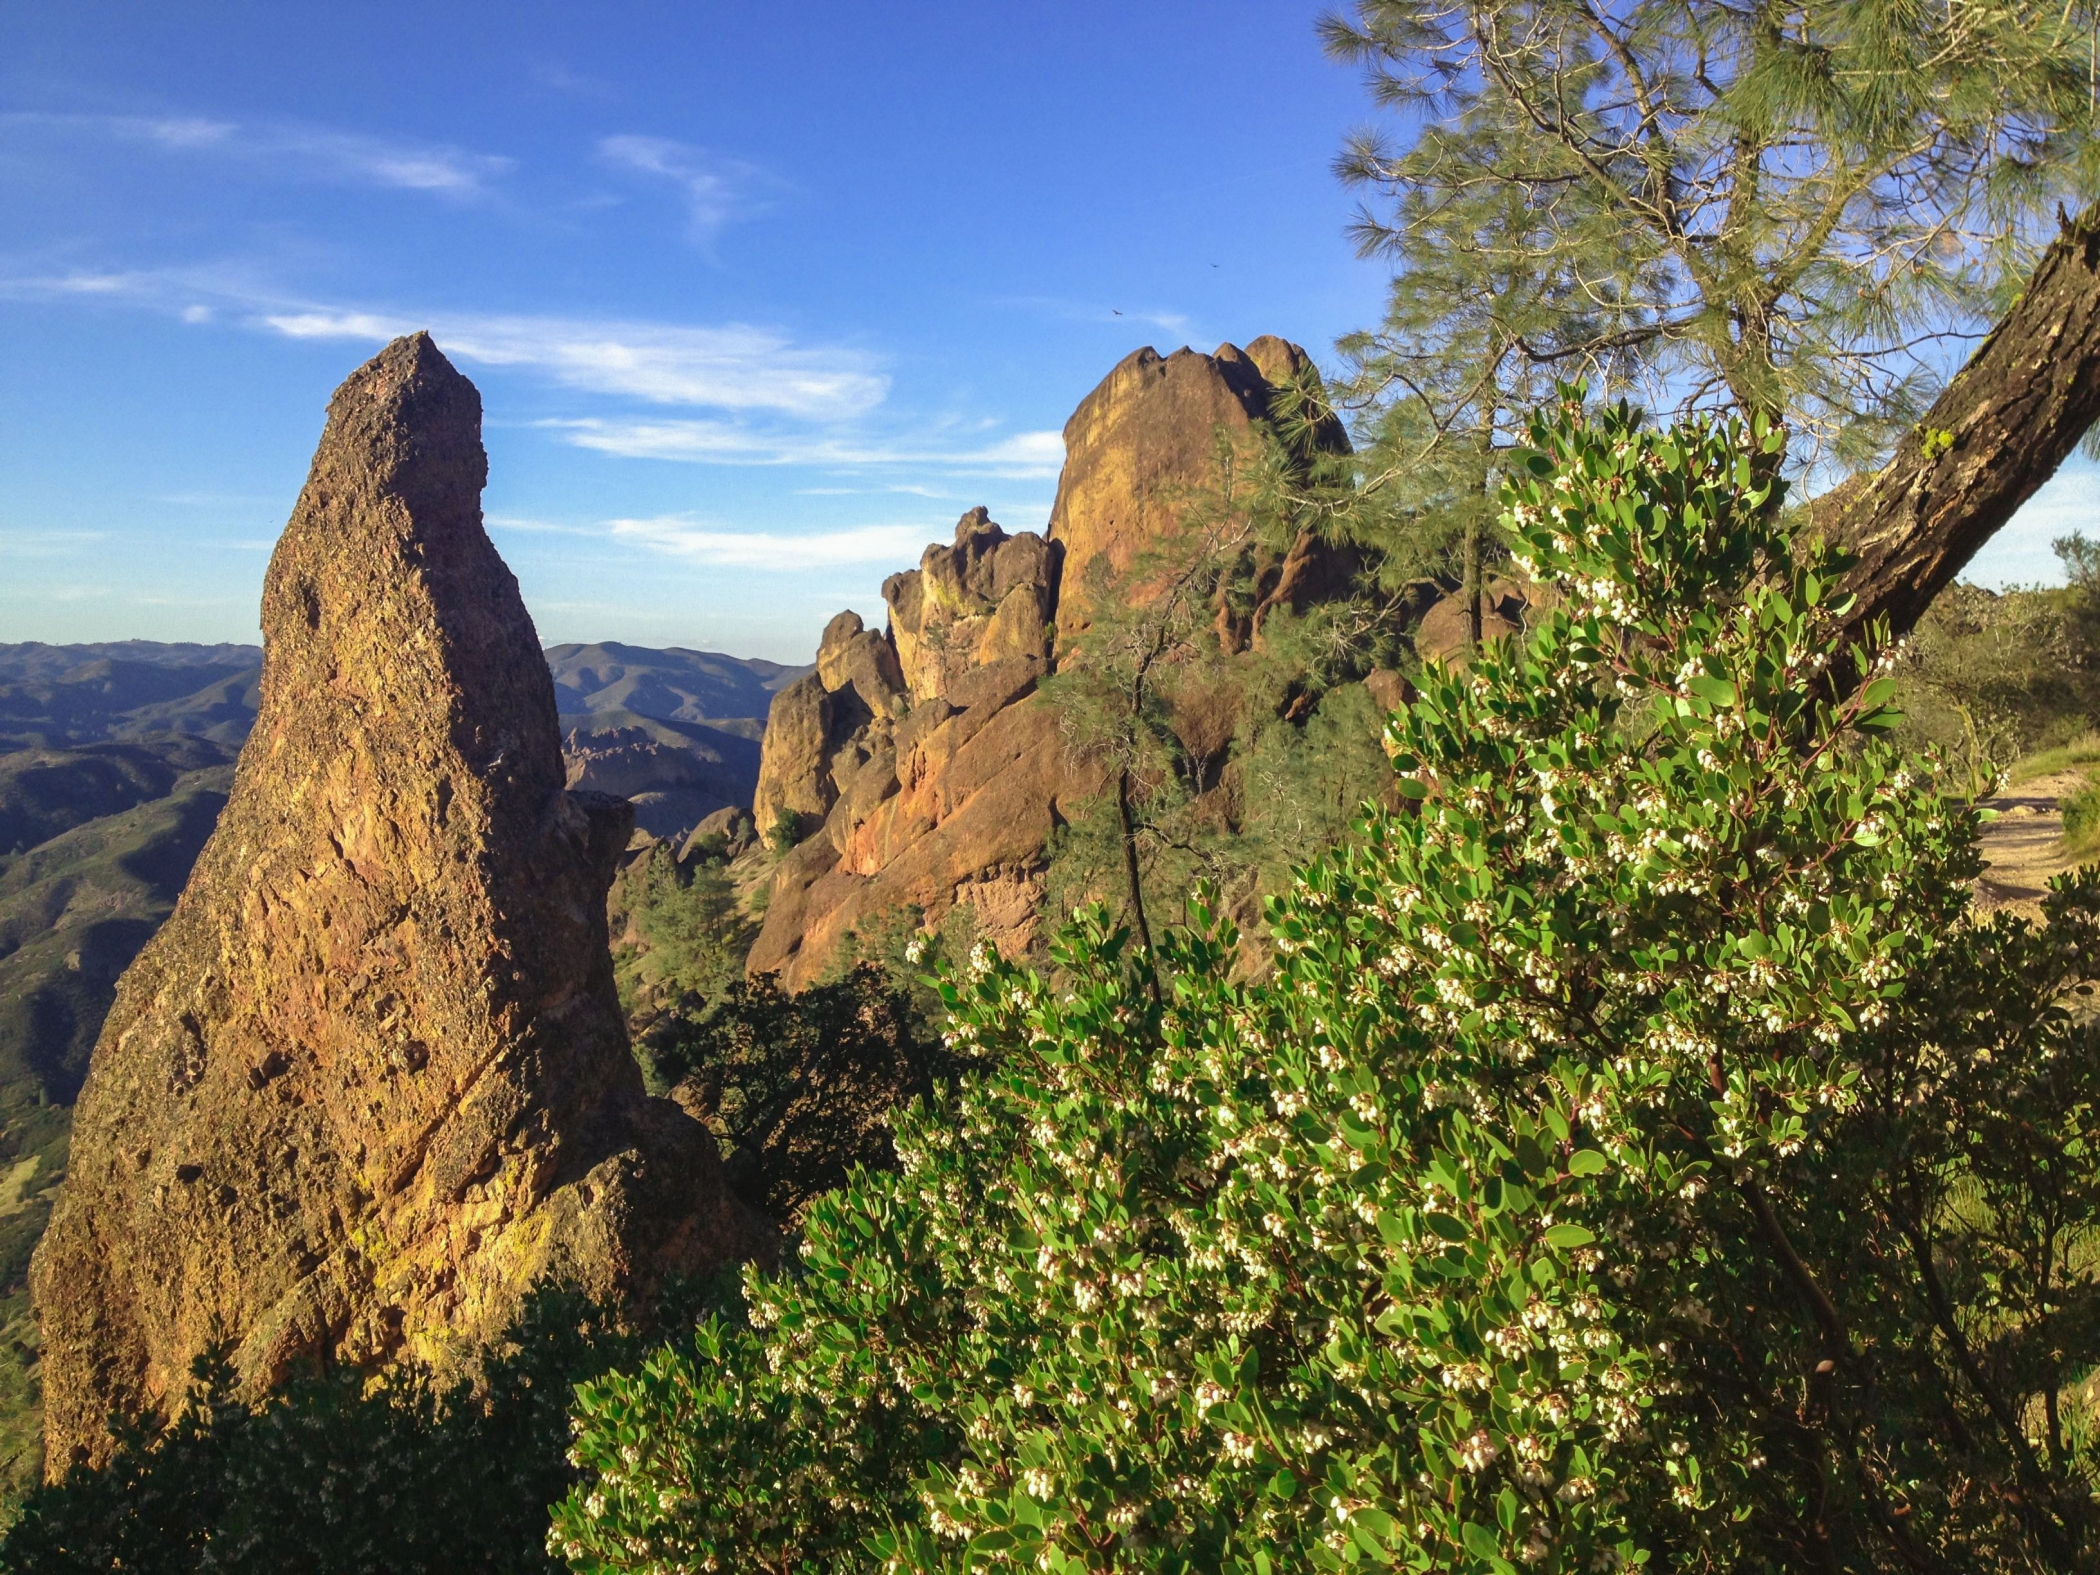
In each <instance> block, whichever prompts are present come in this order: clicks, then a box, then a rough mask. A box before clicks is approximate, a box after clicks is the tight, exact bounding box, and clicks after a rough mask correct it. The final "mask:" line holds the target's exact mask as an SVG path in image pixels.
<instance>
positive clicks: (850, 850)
mask: <svg viewBox="0 0 2100 1575" xmlns="http://www.w3.org/2000/svg"><path fill="white" fill-rule="evenodd" d="M1310 367H1311V363H1310V362H1309V361H1308V360H1307V358H1306V356H1305V353H1304V351H1302V350H1300V349H1299V348H1298V347H1297V346H1296V345H1293V344H1290V343H1288V342H1286V341H1284V340H1281V339H1277V338H1273V337H1267V336H1265V337H1263V338H1261V339H1257V340H1255V341H1254V342H1253V343H1252V344H1250V345H1249V346H1248V347H1247V348H1246V349H1245V350H1244V351H1242V350H1240V349H1238V348H1237V347H1235V346H1232V345H1221V346H1219V347H1218V350H1217V353H1216V354H1215V355H1201V354H1198V353H1197V352H1195V351H1193V350H1179V351H1176V352H1175V353H1174V354H1173V355H1171V356H1165V357H1162V356H1160V355H1159V354H1158V352H1156V351H1153V350H1149V349H1148V350H1140V351H1138V352H1137V353H1135V354H1134V355H1131V356H1128V357H1126V358H1125V359H1124V360H1123V361H1122V362H1121V363H1120V364H1119V365H1118V366H1117V367H1116V368H1115V369H1114V370H1113V371H1112V372H1110V373H1109V375H1108V377H1107V378H1106V379H1104V380H1103V381H1102V383H1101V385H1100V386H1099V387H1097V388H1096V389H1095V390H1094V391H1093V392H1092V393H1091V394H1089V395H1088V396H1087V397H1086V399H1085V400H1084V401H1083V402H1082V403H1081V404H1080V406H1079V409H1078V411H1077V412H1076V413H1075V414H1074V415H1073V417H1072V419H1071V421H1070V422H1068V423H1067V424H1066V427H1065V443H1066V456H1065V467H1064V473H1063V475H1062V477H1061V478H1060V480H1059V482H1058V490H1057V501H1056V503H1055V504H1054V506H1053V507H1052V509H1051V514H1050V532H1049V536H1048V538H1047V539H1046V538H1044V537H1040V536H1036V535H1033V534H1030V533H1025V532H1024V533H1021V534H1019V535H1012V536H1009V535H1008V534H1007V533H1006V532H1005V531H1004V530H1002V529H1001V528H1000V527H999V526H998V525H997V524H995V523H993V521H992V519H991V517H990V515H989V514H988V513H987V512H986V511H985V510H984V509H982V508H978V509H973V510H971V511H970V512H969V513H968V514H965V515H964V516H963V517H962V519H961V520H960V521H959V522H958V523H957V525H956V528H955V536H954V540H953V541H952V542H951V543H950V544H948V545H946V546H942V545H939V544H936V545H933V546H930V547H928V548H927V549H926V552H925V554H924V555H923V556H922V557H921V558H920V560H919V567H918V568H916V569H914V570H910V571H908V572H905V573H902V574H894V575H892V576H890V578H889V579H888V580H887V581H886V582H885V583H884V585H883V588H882V594H883V598H884V600H885V601H886V602H887V603H888V605H889V609H890V621H889V628H888V630H887V631H886V634H884V635H877V634H874V633H872V632H870V631H867V630H864V629H863V628H862V627H861V621H860V619H859V618H858V617H856V616H855V615H853V614H851V613H842V614H840V615H839V617H838V618H837V619H834V620H833V622H832V624H831V626H830V627H829V628H827V629H826V630H825V632H824V640H823V648H822V650H821V651H820V652H819V654H818V658H817V671H816V672H815V673H813V674H812V675H810V677H808V678H805V679H803V680H801V682H800V683H798V684H796V685H794V686H793V687H791V688H789V689H787V690H783V691H782V692H781V694H780V696H779V698H778V699H776V700H775V702H774V704H773V711H772V715H771V716H770V718H769V719H768V722H767V727H766V740H765V761H764V765H763V767H762V769H761V773H760V781H759V796H758V801H757V804H756V809H755V812H756V815H757V819H758V824H759V826H760V827H761V828H770V827H771V826H773V825H774V824H775V823H776V820H777V817H778V816H779V814H780V812H781V811H782V810H783V809H785V810H789V811H792V812H793V813H794V814H795V815H796V816H797V817H798V819H799V821H800V823H801V826H800V829H801V831H802V833H803V840H801V841H800V842H799V843H798V844H797V845H795V846H794V847H793V849H792V850H791V851H790V852H788V853H787V854H786V856H785V857H784V858H783V859H782V860H781V863H780V865H779V867H778V869H777V870H776V872H775V874H774V877H773V882H772V889H771V893H770V896H769V900H768V906H767V909H766V918H765V925H764V928H763V930H762V931H761V933H760V935H759V938H758V941H757V944H756V945H755V946H754V947H753V949H752V952H751V956H750V962H749V966H750V969H751V971H752V972H754V973H763V972H769V971H774V970H778V971H779V972H780V973H781V975H782V977H783V979H784V980H785V982H786V983H787V984H789V985H790V986H794V987H799V986H801V985H804V984H807V983H809V982H810V981H811V980H813V979H815V978H816V977H818V976H819V975H820V974H821V972H822V971H823V969H824V968H825V967H826V966H827V965H828V964H829V963H830V962H831V960H832V959H833V957H834V955H835V954H836V951H837V949H838V947H839V946H840V944H841V943H842V942H843V941H844V940H845V939H846V938H847V936H848V935H849V934H850V933H851V932H852V931H853V930H855V929H856V928H857V927H859V926H861V925H863V924H864V923H865V922H867V921H869V920H873V919H876V918H878V917H879V916H881V915H883V914H885V913H887V912H889V911H891V910H894V909H899V908H914V909H917V910H918V911H919V913H920V915H921V916H922V918H924V919H925V920H927V921H930V922H937V921H939V920H940V919H941V918H942V917H943V916H944V915H945V914H947V913H948V912H949V911H950V910H951V909H953V908H954V907H956V906H958V905H967V906H968V907H970V908H971V909H972V910H973V911H974V914H975V918H976V923H977V927H978V929H979V931H980V933H982V934H983V935H985V936H987V937H988V938H989V939H991V940H992V941H994V942H995V943H996V944H998V945H999V946H1000V947H1001V949H1002V950H1006V951H1009V952H1012V951H1016V950H1019V949H1022V948H1024V947H1026V946H1027V945H1028V944H1029V943H1030V942H1031V941H1032V940H1033V939H1034V937H1035V934H1036V909H1037V906H1038V899H1039V898H1040V897H1041V895H1042V889H1043V875H1044V868H1045V864H1046V860H1047V845H1048V843H1049V840H1050V838H1051V835H1052V834H1053V833H1054V832H1055V831H1056V829H1057V828H1058V827H1059V826H1060V825H1062V824H1063V823H1064V822H1066V821H1067V820H1069V819H1071V818H1072V817H1073V816H1074V815H1075V814H1077V813H1079V812H1080V809H1081V807H1082V806H1083V805H1085V804H1086V803H1087V802H1088V801H1090V800H1092V799H1094V798H1095V797H1097V796H1098V795H1099V794H1100V792H1101V791H1102V790H1103V788H1104V787H1105V785H1106V778H1105V775H1104V772H1103V769H1102V767H1101V766H1100V764H1099V763H1098V762H1096V761H1092V760H1089V759H1087V758H1085V757H1084V756H1083V755H1080V754H1075V753H1074V752H1073V751H1072V749H1071V748H1070V747H1069V746H1068V743H1067V741H1066V738H1065V736H1064V732H1063V729H1062V727H1061V725H1060V718H1059V716H1058V714H1057V712H1056V711H1055V710H1054V709H1053V708H1052V707H1051V706H1050V705H1049V704H1048V703H1047V702H1046V701H1044V700H1043V699H1042V697H1040V696H1038V695H1037V694H1036V684H1037V682H1038V680H1039V679H1041V678H1042V677H1043V676H1044V675H1045V674H1047V673H1048V672H1050V671H1051V670H1052V669H1053V668H1054V667H1055V665H1056V664H1057V663H1058V662H1059V661H1060V660H1063V659H1065V658H1066V657H1067V656H1068V654H1069V652H1070V650H1071V644H1072V641H1074V640H1075V639H1076V638H1078V637H1079V636H1080V635H1082V634H1083V633H1084V632H1085V631H1086V629H1087V628H1088V627H1090V624H1091V621H1092V616H1093V612H1092V609H1093V608H1094V607H1095V605H1096V600H1095V599H1096V598H1097V597H1099V596H1102V595H1105V594H1112V595H1114V596H1116V597H1117V598H1119V599H1121V600H1123V601H1125V602H1136V603H1142V602H1143V601H1144V600H1145V599H1146V598H1147V597H1149V596H1151V595H1154V594H1156V588H1155V587H1154V586H1152V585H1150V584H1149V583H1147V577H1146V574H1145V573H1144V572H1143V570H1142V568H1141V564H1142V561H1143V559H1144V557H1145V552H1146V549H1147V547H1149V546H1150V545H1152V544H1154V543H1156V542H1158V541H1160V540H1161V539H1162V538H1163V537H1166V536H1169V535H1171V534H1172V533H1173V532H1175V531H1177V530H1179V529H1181V528H1182V526H1183V521H1184V515H1185V514H1186V511H1187V509H1188V507H1189V505H1190V503H1191V501H1192V500H1193V499H1194V498H1195V497H1196V496H1197V495H1198V494H1199V493H1201V492H1202V491H1203V490H1204V489H1206V488H1210V487H1212V486H1214V484H1215V481H1216V476H1217V471H1216V463H1217V459H1218V444H1219V441H1220V438H1221V436H1222V438H1223V439H1224V441H1226V442H1228V443H1238V442H1240V441H1241V440H1243V439H1245V438H1246V437H1247V436H1248V434H1249V433H1250V431H1251V429H1252V427H1253V425H1254V423H1256V422H1258V421H1263V420H1267V419H1269V418H1270V417H1271V416H1272V415H1273V414H1274V413H1275V412H1276V409H1277V405H1278V400H1279V390H1280V388H1281V386H1282V385H1283V384H1284V383H1286V382H1289V381H1293V380H1296V379H1299V378H1302V377H1305V376H1306V375H1307V374H1308V373H1309V372H1310ZM1310 443H1311V444H1312V446H1313V447H1314V448H1316V449H1318V448H1325V449H1329V450H1335V451H1340V450H1345V449H1346V447H1347V439H1346V438H1345V437H1344V435H1343V433H1342V431H1341V428H1340V426H1339V424H1338V423H1336V422H1334V421H1333V419H1332V418H1331V417H1329V418H1326V419H1325V420H1324V421H1323V422H1322V423H1319V424H1317V425H1316V427H1315V429H1314V430H1313V431H1312V433H1311V436H1310ZM1244 550H1245V551H1246V553H1247V561H1246V562H1245V564H1244V565H1243V567H1244V570H1245V577H1246V580H1247V582H1248V583H1249V584H1250V585H1251V586H1252V588H1253V592H1254V596H1253V600H1252V602H1251V604H1250V606H1251V612H1250V611H1249V609H1248V608H1243V607H1240V606H1238V605H1235V606H1233V607H1230V608H1228V607H1223V606H1221V608H1220V611H1219V620H1218V626H1219V634H1220V639H1221V641H1222V642H1223V643H1224V645H1225V646H1226V648H1227V649H1228V651H1233V650H1239V649H1242V648H1244V646H1245V645H1246V644H1247V643H1248V642H1249V641H1250V640H1251V639H1252V638H1254V637H1255V636H1257V635H1258V633H1259V621H1260V618H1261V616H1262V614H1263V613H1264V612H1265V611H1266V610H1267V609H1269V608H1271V607H1274V606H1279V605H1291V606H1299V605H1302V604H1303V603H1304V602H1305V601H1307V600H1310V599H1314V598H1316V597H1318V596H1322V595H1327V594H1331V593H1332V592H1333V591H1335V590H1336V589H1339V587H1340V584H1341V582H1342V580H1343V579H1344V577H1345V575H1346V572H1347V570H1348V567H1349V565H1348V563H1347V562H1346V560H1344V559H1343V558H1341V557H1340V556H1339V555H1337V554H1336V553H1334V552H1332V551H1331V550H1330V549H1328V548H1327V547H1326V546H1325V545H1324V544H1322V543H1320V542H1318V541H1316V540H1314V539H1313V538H1311V537H1309V536H1308V537H1306V538H1304V539H1303V540H1300V541H1298V542H1295V543H1292V544H1291V545H1290V547H1289V549H1288V550H1287V551H1283V552H1277V553H1270V554H1267V555H1264V554H1262V553H1261V552H1260V551H1259V550H1257V549H1256V548H1255V547H1254V546H1252V545H1251V544H1249V545H1247V546H1246V547H1245V549H1244ZM878 643H879V644H880V645H881V647H882V649H880V650H878V649H877V648H876V647H877V644H878ZM884 652H887V653H889V656H890V665H887V666H886V665H885V664H884V659H883V658H884ZM892 669H894V671H895V672H896V674H897V675H898V676H899V678H900V679H901V684H900V685H899V687H898V692H893V691H892V689H891V688H890V687H889V685H890V682H891V680H890V679H889V677H888V676H887V674H888V673H889V672H890V671H892ZM871 690H872V691H873V692H872V693H871ZM1228 699H1229V697H1221V698H1220V700H1219V703H1218V704H1215V705H1211V706H1208V707H1207V708H1206V707H1204V706H1202V705H1193V704H1192V705H1190V706H1186V707H1184V710H1186V712H1187V714H1186V715H1180V716H1177V726H1179V727H1182V728H1183V730H1184V732H1185V735H1186V736H1187V737H1189V738H1190V739H1191V740H1193V741H1192V742H1191V746H1190V747H1191V748H1192V749H1193V750H1194V751H1195V752H1196V753H1198V754H1199V755H1207V754H1209V753H1211V752H1220V753H1221V752H1222V751H1223V750H1224V748H1225V746H1226V744H1227V743H1228V742H1229V740H1230V738H1231V737H1232V735H1233V731H1234V728H1235V726H1236V721H1237V719H1236V716H1235V715H1234V714H1233V712H1232V709H1231V705H1230V704H1229V703H1228ZM819 822H821V825H819Z"/></svg>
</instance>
